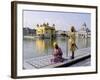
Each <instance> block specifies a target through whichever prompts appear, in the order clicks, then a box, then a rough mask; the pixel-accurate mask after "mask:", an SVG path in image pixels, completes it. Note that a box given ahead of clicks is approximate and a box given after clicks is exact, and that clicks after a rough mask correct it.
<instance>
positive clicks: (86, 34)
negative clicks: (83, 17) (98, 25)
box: [78, 23, 91, 38]
mask: <svg viewBox="0 0 100 80" xmlns="http://www.w3.org/2000/svg"><path fill="white" fill-rule="evenodd" d="M78 36H79V37H82V38H87V37H90V36H91V31H90V30H89V28H87V26H86V23H84V24H83V25H82V28H81V29H80V30H79V31H78Z"/></svg>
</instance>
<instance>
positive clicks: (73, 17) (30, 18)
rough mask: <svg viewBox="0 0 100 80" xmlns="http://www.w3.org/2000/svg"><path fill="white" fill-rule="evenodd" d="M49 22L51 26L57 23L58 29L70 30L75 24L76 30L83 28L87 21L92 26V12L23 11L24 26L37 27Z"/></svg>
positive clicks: (88, 25)
mask: <svg viewBox="0 0 100 80" xmlns="http://www.w3.org/2000/svg"><path fill="white" fill-rule="evenodd" d="M47 22H48V23H49V25H50V26H52V24H55V28H56V30H64V31H68V30H70V27H71V26H74V27H75V29H76V30H79V29H80V28H82V25H83V24H84V23H86V25H87V27H88V28H89V29H90V28H91V14H90V13H77V12H76V13H75V12H74V13H72V12H54V11H34V10H24V11H23V27H29V28H32V29H35V28H36V25H37V24H43V23H47Z"/></svg>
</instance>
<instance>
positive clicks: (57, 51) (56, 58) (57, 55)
mask: <svg viewBox="0 0 100 80" xmlns="http://www.w3.org/2000/svg"><path fill="white" fill-rule="evenodd" d="M53 46H54V50H53V59H51V62H54V63H57V62H63V61H64V58H62V55H63V52H62V50H61V48H60V47H59V46H58V44H57V43H56V42H55V43H54V45H53Z"/></svg>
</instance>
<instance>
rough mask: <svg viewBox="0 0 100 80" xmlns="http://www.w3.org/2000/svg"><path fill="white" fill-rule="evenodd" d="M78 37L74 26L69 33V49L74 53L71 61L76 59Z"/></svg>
mask: <svg viewBox="0 0 100 80" xmlns="http://www.w3.org/2000/svg"><path fill="white" fill-rule="evenodd" d="M76 48H77V46H76V35H75V28H74V26H72V27H71V31H70V33H69V49H70V51H71V52H72V56H71V59H74V52H75V50H76Z"/></svg>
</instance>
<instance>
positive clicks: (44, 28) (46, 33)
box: [36, 23, 55, 38]
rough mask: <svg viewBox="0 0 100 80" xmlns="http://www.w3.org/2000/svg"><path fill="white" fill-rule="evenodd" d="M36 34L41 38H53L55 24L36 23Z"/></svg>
mask: <svg viewBox="0 0 100 80" xmlns="http://www.w3.org/2000/svg"><path fill="white" fill-rule="evenodd" d="M36 35H37V36H39V37H41V38H54V37H55V25H54V24H53V26H52V27H51V26H49V24H48V23H47V24H45V23H44V24H42V25H39V24H37V28H36Z"/></svg>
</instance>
